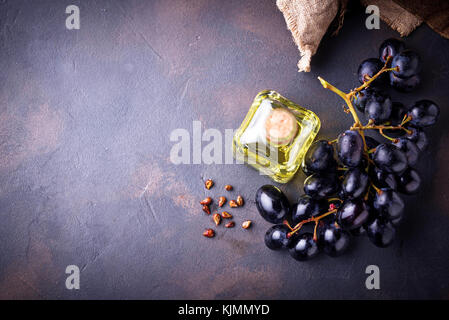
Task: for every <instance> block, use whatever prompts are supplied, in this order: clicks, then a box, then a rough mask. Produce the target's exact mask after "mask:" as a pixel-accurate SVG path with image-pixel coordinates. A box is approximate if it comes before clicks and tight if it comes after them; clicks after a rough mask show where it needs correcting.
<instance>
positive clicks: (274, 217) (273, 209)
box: [256, 185, 290, 223]
mask: <svg viewBox="0 0 449 320" xmlns="http://www.w3.org/2000/svg"><path fill="white" fill-rule="evenodd" d="M256 206H257V210H258V211H259V213H260V215H261V216H262V218H264V219H265V220H267V221H268V222H270V223H281V222H282V221H284V220H285V219H286V217H287V215H288V214H289V212H290V204H289V202H288V200H287V197H286V196H285V195H284V193H283V192H282V191H281V190H279V188H277V187H275V186H273V185H264V186H262V187H260V188H259V190H257V192H256Z"/></svg>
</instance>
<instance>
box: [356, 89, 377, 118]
mask: <svg viewBox="0 0 449 320" xmlns="http://www.w3.org/2000/svg"><path fill="white" fill-rule="evenodd" d="M375 91H376V90H375V89H374V88H370V87H368V88H365V89H363V90H362V91H359V92H357V93H356V94H355V95H354V105H355V107H356V108H357V109H358V110H359V111H360V112H365V106H366V102H367V101H368V98H369V97H370V96H371V95H372V94H373V93H374V92H375Z"/></svg>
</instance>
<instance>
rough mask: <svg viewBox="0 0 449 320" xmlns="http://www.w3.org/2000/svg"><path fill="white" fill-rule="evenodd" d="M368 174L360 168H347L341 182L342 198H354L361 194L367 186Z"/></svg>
mask: <svg viewBox="0 0 449 320" xmlns="http://www.w3.org/2000/svg"><path fill="white" fill-rule="evenodd" d="M368 181H369V179H368V174H367V173H366V172H365V171H364V170H363V169H360V168H352V169H349V170H348V171H347V172H346V173H345V177H344V180H343V182H342V184H341V191H342V193H343V195H344V198H348V199H355V198H358V197H360V196H362V195H363V194H364V193H365V191H366V187H367V186H368Z"/></svg>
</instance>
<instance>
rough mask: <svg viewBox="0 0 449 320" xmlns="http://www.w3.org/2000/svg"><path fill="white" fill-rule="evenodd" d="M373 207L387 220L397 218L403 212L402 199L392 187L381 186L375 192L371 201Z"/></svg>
mask: <svg viewBox="0 0 449 320" xmlns="http://www.w3.org/2000/svg"><path fill="white" fill-rule="evenodd" d="M373 206H374V208H375V209H376V210H377V211H379V213H380V214H381V215H382V216H383V217H385V218H386V219H388V220H394V219H397V218H399V217H400V216H401V215H402V213H403V212H404V206H405V205H404V201H403V200H402V199H401V197H400V196H399V195H398V194H397V193H396V192H395V191H393V190H392V189H388V188H382V189H381V191H380V192H376V195H375V197H374V201H373Z"/></svg>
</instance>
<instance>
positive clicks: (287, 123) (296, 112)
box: [232, 90, 321, 183]
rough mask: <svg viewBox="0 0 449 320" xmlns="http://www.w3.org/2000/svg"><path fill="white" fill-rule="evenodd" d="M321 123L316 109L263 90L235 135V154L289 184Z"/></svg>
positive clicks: (240, 159) (272, 176)
mask: <svg viewBox="0 0 449 320" xmlns="http://www.w3.org/2000/svg"><path fill="white" fill-rule="evenodd" d="M280 108H281V109H280ZM320 126H321V123H320V119H319V118H318V117H317V116H316V114H315V113H313V112H312V111H310V110H307V109H305V108H303V107H301V106H299V105H297V104H296V103H294V102H292V101H290V100H288V99H286V98H284V97H283V96H281V95H280V94H279V93H277V92H276V91H272V90H264V91H261V92H259V94H258V95H257V96H256V98H255V99H254V102H253V104H252V105H251V108H250V109H249V111H248V114H247V115H246V117H245V119H244V120H243V123H242V124H241V126H240V128H239V129H238V130H237V132H236V133H235V135H234V139H233V143H232V146H233V152H234V157H235V158H236V159H237V160H238V161H239V162H244V163H247V164H249V165H251V166H253V167H254V168H256V169H257V170H259V171H260V172H261V173H262V174H265V175H268V176H270V177H271V178H272V179H273V180H274V181H276V182H280V183H286V182H288V181H289V180H290V179H291V178H293V176H294V174H295V173H296V171H298V169H299V167H300V166H301V162H302V160H303V158H304V155H305V154H306V152H307V150H308V149H309V147H310V145H311V144H312V142H313V140H314V139H315V137H316V135H317V133H318V131H319V130H320Z"/></svg>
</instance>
